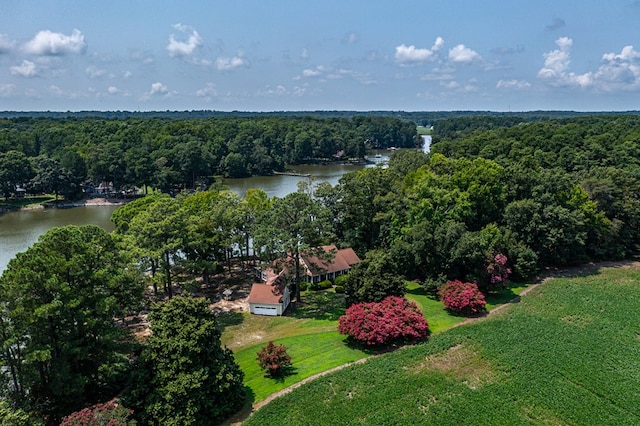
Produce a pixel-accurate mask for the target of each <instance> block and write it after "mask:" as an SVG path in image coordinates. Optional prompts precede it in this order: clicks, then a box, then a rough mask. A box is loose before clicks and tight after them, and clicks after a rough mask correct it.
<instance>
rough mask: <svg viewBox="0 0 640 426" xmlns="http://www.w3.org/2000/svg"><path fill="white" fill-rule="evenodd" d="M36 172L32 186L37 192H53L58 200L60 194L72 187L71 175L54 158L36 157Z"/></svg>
mask: <svg viewBox="0 0 640 426" xmlns="http://www.w3.org/2000/svg"><path fill="white" fill-rule="evenodd" d="M34 170H35V176H34V177H33V178H32V179H31V182H30V186H31V188H32V189H33V190H34V191H35V192H46V193H51V192H53V193H54V194H55V197H56V200H57V199H58V195H59V194H60V192H62V191H64V190H65V188H66V187H67V186H69V185H71V179H70V176H69V173H68V172H67V171H66V170H65V169H64V168H62V166H61V165H60V163H59V162H58V161H56V160H54V159H52V158H49V157H46V156H43V155H41V156H39V157H36V158H35V160H34Z"/></svg>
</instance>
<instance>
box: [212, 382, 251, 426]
mask: <svg viewBox="0 0 640 426" xmlns="http://www.w3.org/2000/svg"><path fill="white" fill-rule="evenodd" d="M244 391H245V393H246V395H247V396H246V398H245V400H244V404H243V405H242V408H241V409H240V410H239V411H238V412H237V413H235V414H233V415H232V416H231V417H229V418H228V419H227V420H226V421H224V422H222V423H221V425H224V426H226V425H235V424H239V423H242V422H243V421H245V420H246V419H247V418H249V416H250V415H251V413H252V412H253V403H254V402H255V401H256V394H255V393H254V392H253V390H252V389H251V388H250V387H249V386H245V387H244Z"/></svg>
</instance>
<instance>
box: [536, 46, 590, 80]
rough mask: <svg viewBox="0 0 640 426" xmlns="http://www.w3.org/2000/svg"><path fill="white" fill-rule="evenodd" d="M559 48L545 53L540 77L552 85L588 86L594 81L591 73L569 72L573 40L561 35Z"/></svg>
mask: <svg viewBox="0 0 640 426" xmlns="http://www.w3.org/2000/svg"><path fill="white" fill-rule="evenodd" d="M556 45H557V46H558V49H556V50H552V51H550V52H547V53H545V54H544V58H545V59H544V67H542V68H541V69H540V71H538V78H540V79H542V80H544V81H546V82H548V83H549V84H551V85H552V86H580V87H586V86H589V85H591V84H592V83H593V75H592V74H591V73H585V74H575V73H573V72H569V71H568V70H569V64H570V63H571V46H572V45H573V40H571V39H570V38H569V37H560V38H559V39H557V40H556Z"/></svg>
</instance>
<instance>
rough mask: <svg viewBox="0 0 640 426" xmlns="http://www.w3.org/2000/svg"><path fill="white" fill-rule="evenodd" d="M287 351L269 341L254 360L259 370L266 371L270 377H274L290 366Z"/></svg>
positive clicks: (282, 346) (284, 347)
mask: <svg viewBox="0 0 640 426" xmlns="http://www.w3.org/2000/svg"><path fill="white" fill-rule="evenodd" d="M287 349H288V348H287V347H286V346H284V345H280V344H278V345H277V344H275V343H273V341H269V343H267V345H266V346H263V347H262V349H260V352H258V356H257V357H256V359H257V360H258V363H259V364H260V367H261V368H263V369H265V370H267V373H268V374H269V375H270V376H271V377H275V376H277V375H278V374H280V373H282V371H284V369H285V368H286V367H288V366H290V365H291V356H290V355H289V354H287Z"/></svg>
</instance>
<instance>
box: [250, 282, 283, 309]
mask: <svg viewBox="0 0 640 426" xmlns="http://www.w3.org/2000/svg"><path fill="white" fill-rule="evenodd" d="M290 301H291V298H290V295H289V288H288V287H287V286H285V285H282V284H268V283H267V284H254V285H253V286H252V287H251V293H249V298H248V299H247V302H249V312H251V313H252V314H256V315H270V316H276V315H282V314H283V313H284V311H285V310H286V309H287V306H289V302H290Z"/></svg>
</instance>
